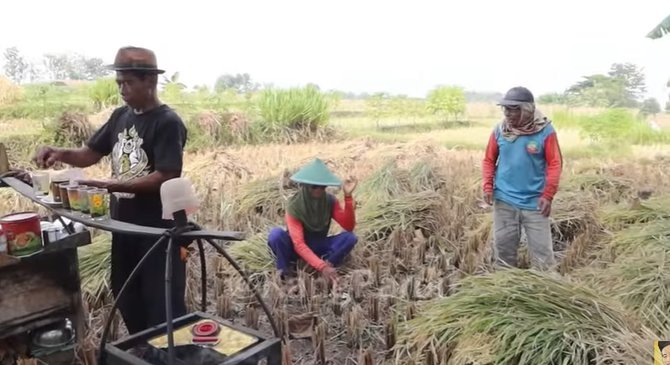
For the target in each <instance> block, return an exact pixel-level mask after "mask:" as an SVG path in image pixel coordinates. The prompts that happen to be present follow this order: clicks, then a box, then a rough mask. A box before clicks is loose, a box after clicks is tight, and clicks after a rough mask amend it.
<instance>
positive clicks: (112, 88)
mask: <svg viewBox="0 0 670 365" xmlns="http://www.w3.org/2000/svg"><path fill="white" fill-rule="evenodd" d="M88 95H89V97H90V98H91V99H92V100H93V105H94V106H95V108H96V110H101V109H104V108H107V107H109V106H117V105H119V104H120V103H121V98H120V97H119V89H118V86H117V85H116V81H115V80H114V79H111V78H104V79H98V80H96V81H95V83H94V84H93V85H92V86H91V88H90V89H89V91H88Z"/></svg>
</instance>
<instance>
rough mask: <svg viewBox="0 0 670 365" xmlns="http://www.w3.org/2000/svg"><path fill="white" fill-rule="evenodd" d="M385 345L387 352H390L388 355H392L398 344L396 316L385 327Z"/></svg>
mask: <svg viewBox="0 0 670 365" xmlns="http://www.w3.org/2000/svg"><path fill="white" fill-rule="evenodd" d="M384 340H385V341H384V343H385V344H386V350H387V351H388V353H387V355H390V354H391V353H392V352H391V350H393V347H394V346H395V344H396V319H395V317H394V316H391V318H390V319H389V320H388V322H386V326H384Z"/></svg>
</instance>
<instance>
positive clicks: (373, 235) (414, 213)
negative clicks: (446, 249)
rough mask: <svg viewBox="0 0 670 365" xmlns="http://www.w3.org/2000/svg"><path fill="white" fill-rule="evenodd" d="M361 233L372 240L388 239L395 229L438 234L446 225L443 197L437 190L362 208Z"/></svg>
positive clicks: (376, 202) (407, 195) (372, 203)
mask: <svg viewBox="0 0 670 365" xmlns="http://www.w3.org/2000/svg"><path fill="white" fill-rule="evenodd" d="M359 217H360V218H359V221H360V227H361V232H362V235H363V236H364V237H366V239H367V240H369V241H379V240H382V239H385V238H387V237H388V236H389V235H390V234H391V232H393V231H394V230H395V229H400V230H403V231H404V230H409V231H411V232H414V230H416V229H421V230H424V231H427V232H429V233H434V232H438V231H439V230H440V228H441V227H442V223H443V222H444V206H443V204H442V197H441V196H440V195H439V194H438V193H436V192H434V191H423V192H419V193H413V194H402V195H396V196H394V197H393V198H390V199H388V200H386V201H373V202H370V203H369V204H366V205H365V206H363V208H362V209H361V212H360V215H359Z"/></svg>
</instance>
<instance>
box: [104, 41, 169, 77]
mask: <svg viewBox="0 0 670 365" xmlns="http://www.w3.org/2000/svg"><path fill="white" fill-rule="evenodd" d="M108 67H109V68H110V69H112V70H114V71H144V72H150V73H156V74H162V73H164V72H165V71H164V70H161V69H159V68H158V65H157V62H156V55H155V54H154V52H153V51H151V50H149V49H146V48H141V47H132V46H129V47H121V48H119V51H118V52H116V58H114V64H113V65H109V66H108Z"/></svg>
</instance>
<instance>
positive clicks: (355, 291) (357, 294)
mask: <svg viewBox="0 0 670 365" xmlns="http://www.w3.org/2000/svg"><path fill="white" fill-rule="evenodd" d="M351 297H352V298H354V300H355V301H356V302H357V303H360V302H361V301H362V300H363V277H362V275H361V273H360V272H358V271H356V272H354V273H353V275H352V276H351Z"/></svg>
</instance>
